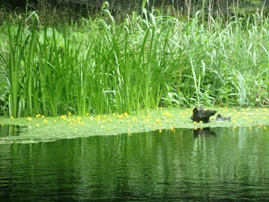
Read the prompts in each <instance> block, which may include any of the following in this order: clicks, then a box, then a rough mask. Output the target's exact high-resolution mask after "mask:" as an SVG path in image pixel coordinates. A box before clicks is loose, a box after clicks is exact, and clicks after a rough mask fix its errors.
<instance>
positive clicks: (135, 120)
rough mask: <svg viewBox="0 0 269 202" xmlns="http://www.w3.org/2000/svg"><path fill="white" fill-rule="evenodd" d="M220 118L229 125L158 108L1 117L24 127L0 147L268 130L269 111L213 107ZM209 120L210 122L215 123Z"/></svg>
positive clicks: (0, 120)
mask: <svg viewBox="0 0 269 202" xmlns="http://www.w3.org/2000/svg"><path fill="white" fill-rule="evenodd" d="M211 109H212V108H211ZM213 109H215V110H217V111H218V113H219V114H221V115H222V116H231V122H211V123H208V124H204V123H195V122H192V121H191V120H190V116H191V114H192V109H190V108H188V109H179V108H158V109H152V110H150V111H149V112H145V111H141V112H140V113H138V114H131V115H129V114H127V113H123V114H115V113H114V114H105V115H96V114H93V115H92V114H89V115H88V114H87V116H73V115H72V114H71V113H69V114H67V115H62V116H59V117H45V116H42V115H40V114H38V115H36V117H27V118H13V117H10V118H0V124H1V127H5V125H8V124H11V125H20V126H25V129H24V130H23V132H21V133H20V135H19V136H12V135H9V136H5V137H0V144H9V143H38V142H45V141H55V140H58V139H71V138H85V137H90V136H96V135H118V134H125V133H128V134H129V135H132V134H133V133H141V132H149V131H154V130H158V131H159V132H160V133H162V132H163V131H165V130H171V131H174V132H175V129H176V128H189V129H199V128H205V127H211V128H213V127H231V128H233V130H236V129H237V128H238V127H248V128H249V129H250V130H251V129H252V127H258V128H261V129H263V130H269V128H268V126H269V109H268V108H247V109H246V108H226V107H224V108H221V107H219V108H216V107H215V108H213ZM215 117H216V115H215V116H214V117H212V121H214V120H215Z"/></svg>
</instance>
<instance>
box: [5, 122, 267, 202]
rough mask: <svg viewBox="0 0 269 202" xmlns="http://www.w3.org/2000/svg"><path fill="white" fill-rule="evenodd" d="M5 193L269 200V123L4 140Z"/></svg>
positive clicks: (17, 197)
mask: <svg viewBox="0 0 269 202" xmlns="http://www.w3.org/2000/svg"><path fill="white" fill-rule="evenodd" d="M6 130H7V129H6ZM3 131H4V130H2V131H1V133H3ZM2 135H3V134H2ZM0 199H1V201H16V202H17V201H23V202H25V201H266V200H268V199H269V130H268V128H267V130H265V129H264V128H263V127H260V128H258V127H257V128H252V129H249V128H237V129H236V130H235V131H233V130H232V129H231V128H213V129H211V130H202V131H199V130H196V131H193V130H187V129H177V130H176V132H175V133H174V132H171V131H170V130H168V131H163V132H162V133H159V132H158V131H156V132H149V133H142V134H132V135H127V134H122V135H117V136H93V137H89V138H77V139H69V140H58V141H55V142H43V143H36V144H3V145H0Z"/></svg>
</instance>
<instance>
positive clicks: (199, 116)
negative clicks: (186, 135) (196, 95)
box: [190, 107, 217, 123]
mask: <svg viewBox="0 0 269 202" xmlns="http://www.w3.org/2000/svg"><path fill="white" fill-rule="evenodd" d="M216 113H217V111H215V110H204V108H203V107H200V108H199V109H198V108H196V107H195V108H194V109H193V110H192V116H191V118H190V119H191V120H193V121H196V122H200V121H202V122H203V123H208V122H209V118H210V116H213V115H215V114H216Z"/></svg>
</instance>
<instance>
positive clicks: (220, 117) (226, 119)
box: [216, 114, 231, 122]
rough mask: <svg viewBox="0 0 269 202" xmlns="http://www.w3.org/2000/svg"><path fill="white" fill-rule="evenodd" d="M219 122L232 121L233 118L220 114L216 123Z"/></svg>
mask: <svg viewBox="0 0 269 202" xmlns="http://www.w3.org/2000/svg"><path fill="white" fill-rule="evenodd" d="M217 121H231V117H229V116H226V117H223V116H221V115H220V114H217V117H216V122H217Z"/></svg>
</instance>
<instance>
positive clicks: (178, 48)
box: [0, 9, 269, 117]
mask: <svg viewBox="0 0 269 202" xmlns="http://www.w3.org/2000/svg"><path fill="white" fill-rule="evenodd" d="M0 32H1V36H2V37H1V41H0V50H1V51H0V68H1V72H0V80H1V86H0V90H1V91H0V92H1V93H0V101H1V113H2V114H3V113H4V114H5V115H8V116H14V117H18V116H33V115H35V114H44V115H51V116H56V115H62V114H67V112H72V113H73V114H78V115H85V114H86V113H112V112H119V113H124V112H128V113H130V112H131V111H139V110H141V109H143V108H145V109H148V108H155V107H169V106H181V107H188V106H193V105H199V104H203V105H207V106H208V105H237V106H264V105H268V101H269V79H268V73H269V72H268V71H269V70H268V64H269V20H268V19H267V18H262V16H260V15H258V14H255V15H251V16H249V17H247V18H244V19H241V18H239V17H237V16H234V17H233V18H232V19H231V20H229V21H225V22H224V21H223V20H221V19H215V18H211V17H210V16H209V17H207V18H205V17H204V16H203V15H202V14H201V13H199V12H198V13H197V14H196V15H195V16H194V17H193V18H192V19H186V20H182V19H181V20H179V19H177V18H173V17H167V16H166V17H164V16H162V15H158V14H156V12H155V14H153V13H148V12H147V11H144V14H143V15H138V14H137V13H136V12H134V13H132V14H130V15H128V16H127V17H126V19H125V20H124V21H122V22H120V23H117V22H115V20H114V18H113V16H112V15H111V13H110V12H109V11H108V10H106V9H105V10H103V12H102V15H100V17H97V18H95V19H94V20H91V19H88V20H86V19H83V21H81V22H80V25H79V26H78V25H76V24H73V25H71V26H62V27H61V29H55V28H52V27H49V26H40V25H39V21H38V16H37V15H36V14H35V13H34V12H33V13H32V14H31V15H30V16H29V17H28V18H27V19H25V20H21V21H20V23H19V24H16V23H12V22H8V21H7V22H6V23H4V24H3V25H2V26H1V28H0Z"/></svg>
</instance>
